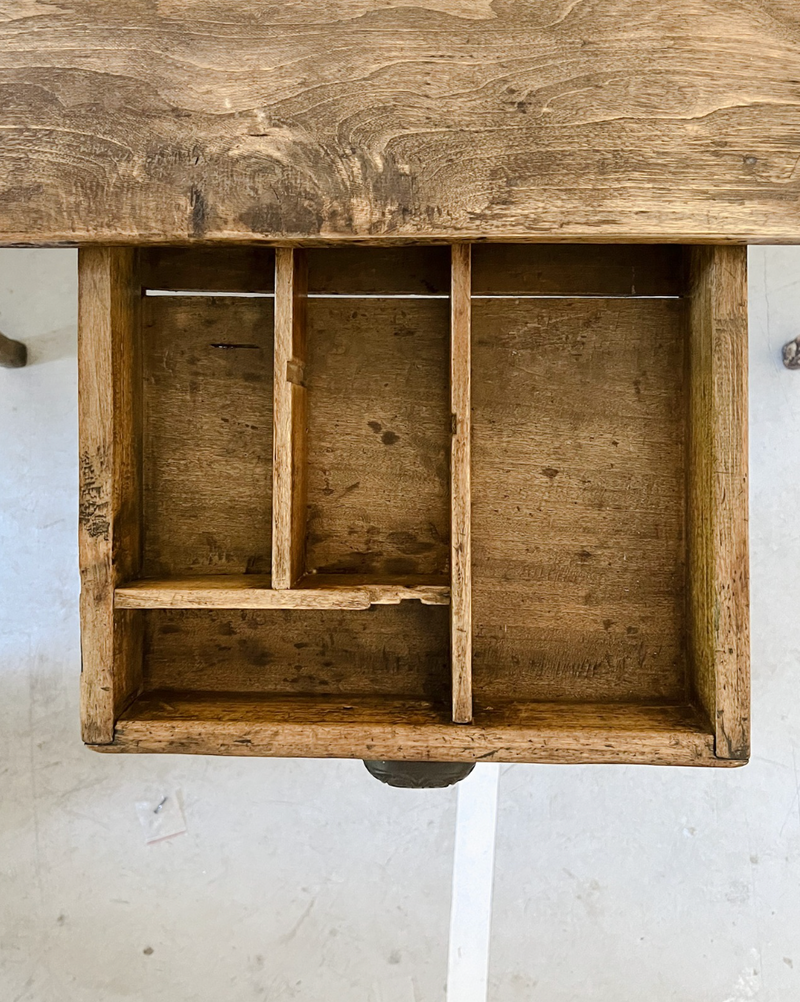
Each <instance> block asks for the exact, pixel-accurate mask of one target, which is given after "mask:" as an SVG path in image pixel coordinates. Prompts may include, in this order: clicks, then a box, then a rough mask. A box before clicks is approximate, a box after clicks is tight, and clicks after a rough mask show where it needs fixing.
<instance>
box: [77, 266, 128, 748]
mask: <svg viewBox="0 0 800 1002" xmlns="http://www.w3.org/2000/svg"><path fill="white" fill-rule="evenodd" d="M136 267H137V266H136V253H135V252H134V251H132V250H122V249H113V248H96V249H87V250H84V251H82V252H81V254H80V257H79V265H78V277H79V283H78V289H79V294H78V317H79V319H78V330H79V336H78V373H79V376H78V417H79V425H80V430H79V438H80V466H79V471H80V504H79V532H78V544H79V556H80V568H81V597H80V611H81V655H82V665H83V667H82V671H81V722H82V733H83V739H84V741H86V742H89V743H93V744H96V743H103V742H109V741H111V740H112V739H113V736H114V720H115V718H116V715H117V714H118V713H119V711H120V710H121V709H122V707H123V706H124V705H125V704H126V703H127V702H128V701H129V700H130V699H131V698H132V697H133V696H134V695H135V694H136V693H137V692H138V691H139V688H140V684H141V681H140V680H141V625H142V624H141V621H140V620H138V619H136V618H135V617H134V616H133V614H132V613H130V612H125V611H115V609H114V589H115V587H116V585H117V584H118V583H119V582H120V581H122V580H125V579H127V578H131V577H136V576H137V575H138V574H139V571H140V567H141V551H142V537H141V510H140V495H141V399H140V395H139V393H138V389H139V385H140V379H141V362H140V353H139V350H138V323H139V297H138V285H137V282H136Z"/></svg>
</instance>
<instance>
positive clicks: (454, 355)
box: [450, 244, 472, 724]
mask: <svg viewBox="0 0 800 1002" xmlns="http://www.w3.org/2000/svg"><path fill="white" fill-rule="evenodd" d="M471 263H472V262H471V247H470V245H469V244H454V245H453V261H452V269H453V270H452V278H451V282H452V285H451V292H450V415H451V421H452V428H451V431H452V437H451V443H450V595H451V599H450V657H451V661H452V668H453V720H454V721H455V723H457V724H468V723H469V722H470V721H471V720H472V487H471V475H472V453H471V449H472V299H471V296H472V269H471Z"/></svg>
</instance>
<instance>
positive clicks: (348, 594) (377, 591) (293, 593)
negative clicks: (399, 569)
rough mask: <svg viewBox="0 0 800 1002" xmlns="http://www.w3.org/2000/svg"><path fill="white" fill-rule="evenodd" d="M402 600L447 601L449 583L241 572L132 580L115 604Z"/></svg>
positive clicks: (308, 605) (340, 604)
mask: <svg viewBox="0 0 800 1002" xmlns="http://www.w3.org/2000/svg"><path fill="white" fill-rule="evenodd" d="M353 578H355V581H354V580H352V579H353ZM406 601H419V602H422V604H423V605H449V603H450V586H449V583H447V582H446V581H445V580H443V579H441V578H438V577H434V576H431V577H430V579H429V580H427V581H423V580H417V579H412V580H403V581H399V580H398V581H394V582H387V581H369V580H367V579H363V578H359V577H358V576H357V575H316V574H311V575H308V576H307V577H305V578H303V579H302V580H301V581H300V582H298V586H297V587H296V588H290V589H273V588H272V579H271V578H270V577H269V575H257V574H239V575H225V576H217V577H196V578H182V579H176V578H167V579H165V580H161V581H155V580H146V581H131V582H128V583H127V584H125V585H123V586H121V587H119V588H117V590H116V598H115V604H116V607H117V608H118V609H368V608H370V606H373V605H397V604H399V603H400V602H406Z"/></svg>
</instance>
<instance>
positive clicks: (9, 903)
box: [0, 248, 800, 1002]
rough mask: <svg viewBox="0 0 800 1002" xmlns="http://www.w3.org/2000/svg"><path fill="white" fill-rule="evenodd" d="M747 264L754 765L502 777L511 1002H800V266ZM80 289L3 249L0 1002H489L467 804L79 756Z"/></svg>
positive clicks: (362, 784) (33, 255) (500, 837)
mask: <svg viewBox="0 0 800 1002" xmlns="http://www.w3.org/2000/svg"><path fill="white" fill-rule="evenodd" d="M750 259H751V349H750V357H751V471H752V474H751V506H752V507H751V551H752V591H753V605H752V625H753V701H754V735H753V746H754V757H753V761H752V763H751V764H750V765H749V766H748V767H747V768H746V769H743V770H684V769H649V768H642V767H598V766H595V767H536V766H513V767H506V768H503V769H502V770H501V771H500V774H499V799H498V815H497V842H496V854H495V858H494V894H493V898H492V904H491V914H489V911H488V909H487V908H486V907H484V906H483V905H481V904H480V900H479V897H478V899H476V901H463V900H462V901H461V903H460V905H459V907H460V908H461V909H462V911H463V910H464V909H467V910H468V909H469V908H470V907H472V908H474V914H470V913H469V912H468V911H467V913H466V914H465V915H464V914H462V915H461V917H460V921H461V923H462V927H463V926H464V923H466V925H467V926H469V924H470V922H472V923H473V924H474V926H475V928H476V929H477V930H478V931H479V932H480V930H481V929H486V927H487V923H488V922H489V920H491V938H490V942H489V950H488V958H486V957H478V958H477V963H478V967H480V965H481V963H482V964H483V966H484V967H486V965H487V963H488V999H489V1000H490V1002H529V1000H540V1002H573V1000H581V1002H642V1000H648V1002H650V1000H653V1002H751V1000H757V1002H793V1000H796V999H800V797H799V790H800V786H799V785H798V784H799V776H800V772H799V768H800V767H799V765H798V758H799V757H800V752H799V751H798V749H799V747H800V616H798V615H797V608H796V602H797V595H798V593H799V592H800V519H798V517H797V511H798V507H799V505H798V501H799V500H800V436H798V433H797V431H798V427H800V372H795V373H790V372H788V371H786V370H785V369H784V368H783V366H782V365H781V361H780V348H781V345H782V344H783V342H784V341H786V340H789V339H790V338H791V337H794V336H795V335H796V334H797V333H798V332H799V331H800V249H791V248H763V249H753V250H751V254H750ZM75 268H76V257H75V254H74V252H72V251H54V250H44V251H23V250H3V251H0V330H3V331H4V332H5V333H6V334H8V335H9V336H12V337H17V338H20V339H23V340H25V341H26V342H27V344H28V346H29V350H30V359H31V364H30V366H29V368H27V369H25V370H18V371H6V370H0V1002H62V1000H63V1002H73V1000H74V1002H122V1000H125V1002H138V1000H142V1002H175V1000H178V999H179V1000H181V1002H194V1000H197V1002H217V1000H225V1002H245V1000H251V999H252V1000H255V999H270V1000H283V999H299V1000H303V1002H322V1000H324V1002H442V1000H444V999H446V998H447V999H448V1002H482V998H485V997H487V994H486V992H485V991H484V990H483V987H482V983H481V979H480V978H477V979H476V980H475V979H473V981H472V982H471V985H472V987H471V988H470V986H469V985H467V986H466V987H465V985H464V982H463V981H462V982H461V983H460V987H458V988H457V989H455V988H454V987H453V985H454V984H455V982H452V981H451V990H450V992H449V994H448V992H447V987H446V983H447V975H448V942H449V930H450V922H451V885H452V879H453V859H454V845H455V844H456V843H455V832H456V823H457V822H456V805H457V798H458V795H459V794H458V788H457V789H454V790H449V791H443V792H438V791H435V792H433V791H428V792H425V791H393V790H390V789H388V788H385V787H382V786H380V785H379V784H378V783H376V782H375V781H374V780H372V779H371V778H370V777H369V776H368V775H367V774H366V772H365V770H364V769H363V766H361V765H360V763H351V762H316V761H288V760H235V759H212V758H189V757H182V756H178V757H161V756H142V757H135V756H131V757H123V756H110V755H109V756H101V755H97V754H94V753H91V752H89V751H86V750H84V748H83V747H82V745H81V743H80V738H79V733H78V684H77V683H78V673H79V664H80V662H79V653H78V615H77V597H78V585H79V582H78V572H77V549H76V529H75V526H76V517H77V516H76V508H77V461H76V456H77V439H76V361H75V350H76V332H75V324H76V285H75ZM178 792H179V793H180V796H181V799H182V802H183V807H184V813H185V817H186V825H187V832H186V834H184V835H180V836H178V837H177V838H175V839H172V840H169V841H166V842H161V843H158V844H155V845H146V844H145V841H144V837H143V833H142V829H141V827H140V824H139V821H138V818H137V814H136V807H135V805H136V802H137V801H142V800H147V799H153V798H158V799H160V798H161V797H162V796H164V795H170V796H174V795H176V794H177V793H178ZM465 819H466V820H465ZM460 823H462V824H468V823H469V820H468V818H467V816H466V814H464V815H463V816H462V821H461V822H460ZM473 863H474V861H471V860H470V856H469V853H466V854H462V855H461V856H460V857H459V863H458V864H457V869H458V868H459V867H460V868H461V870H460V872H459V873H458V874H457V877H458V879H459V880H460V881H463V880H464V879H465V878H467V879H468V878H469V877H470V875H471V874H470V869H469V868H470V866H472V865H473ZM484 864H485V860H484ZM478 876H480V874H478ZM476 941H478V942H479V941H480V936H478V938H477V940H476ZM451 963H452V961H451Z"/></svg>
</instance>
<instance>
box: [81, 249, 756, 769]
mask: <svg viewBox="0 0 800 1002" xmlns="http://www.w3.org/2000/svg"><path fill="white" fill-rule="evenodd" d="M80 277H81V300H80V302H81V313H80V379H81V473H82V484H81V491H82V493H81V566H82V581H83V588H82V607H81V611H82V633H83V652H84V672H83V677H82V692H83V711H82V712H83V729H84V738H85V740H86V742H87V743H88V744H90V745H92V746H93V747H97V748H100V749H107V750H123V751H163V752H170V751H172V752H178V751H181V752H184V751H197V752H208V753H214V754H257V755H262V754H263V755H309V756H318V755H332V756H351V757H367V758H409V759H433V760H437V759H438V760H452V761H459V760H478V759H480V760H487V759H495V760H506V761H523V762H524V761H547V762H642V763H652V764H680V765H736V764H741V763H742V762H744V761H746V759H747V756H748V753H749V649H748V579H747V572H748V566H747V565H748V554H747V475H746V471H747V422H746V413H747V394H746V389H747V384H746V379H747V374H746V334H747V329H746V321H747V317H746V312H747V300H746V250H745V248H740V247H704V248H684V247H677V246H668V247H661V246H640V247H628V246H602V247H601V246H592V245H574V246H570V245H563V246H553V247H548V246H544V245H533V244H531V245H522V244H516V245H512V244H507V245H504V244H481V245H475V246H474V247H470V245H468V244H455V245H453V246H452V247H443V246H402V247H357V248H356V247H335V246H332V247H326V248H324V249H323V248H313V249H289V248H277V249H275V250H273V249H271V248H264V247H242V248H238V249H236V250H235V251H234V250H227V251H219V250H216V249H213V248H207V249H202V250H200V249H193V248H184V249H179V248H162V249H158V250H146V251H144V250H143V251H140V252H137V251H132V250H124V249H112V248H95V249H90V250H85V251H82V252H81V258H80Z"/></svg>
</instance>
